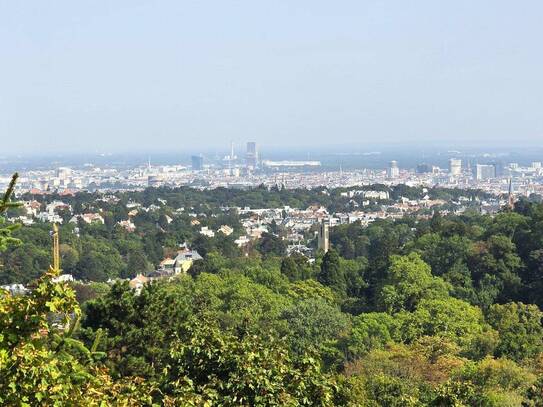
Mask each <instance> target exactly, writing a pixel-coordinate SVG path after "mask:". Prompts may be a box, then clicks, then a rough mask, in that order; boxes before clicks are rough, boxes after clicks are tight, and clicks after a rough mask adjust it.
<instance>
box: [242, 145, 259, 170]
mask: <svg viewBox="0 0 543 407" xmlns="http://www.w3.org/2000/svg"><path fill="white" fill-rule="evenodd" d="M245 163H246V164H247V167H249V168H253V169H254V168H256V167H257V166H258V150H257V148H256V143H255V142H254V141H249V142H248V143H247V152H246V153H245Z"/></svg>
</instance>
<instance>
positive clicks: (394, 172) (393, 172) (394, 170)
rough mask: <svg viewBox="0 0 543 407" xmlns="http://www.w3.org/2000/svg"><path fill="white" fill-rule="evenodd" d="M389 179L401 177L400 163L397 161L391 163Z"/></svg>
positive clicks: (388, 172) (388, 173) (388, 171)
mask: <svg viewBox="0 0 543 407" xmlns="http://www.w3.org/2000/svg"><path fill="white" fill-rule="evenodd" d="M387 175H388V178H390V179H396V178H398V177H399V176H400V168H398V162H397V161H394V160H393V161H391V162H390V164H389V166H388V170H387Z"/></svg>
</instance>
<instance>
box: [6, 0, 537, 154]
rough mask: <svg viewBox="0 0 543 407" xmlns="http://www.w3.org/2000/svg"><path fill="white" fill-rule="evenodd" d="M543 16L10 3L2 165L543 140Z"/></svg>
mask: <svg viewBox="0 0 543 407" xmlns="http://www.w3.org/2000/svg"><path fill="white" fill-rule="evenodd" d="M542 21H543V2H542V1H541V0H538V1H510V0H509V1H498V0H483V1H482V0H451V1H436V0H428V1H416V0H415V1H406V0H397V1H370V0H354V1H329V0H328V1H318V0H308V1H302V0H285V1H282V0H273V1H258V0H251V1H227V0H221V1H181V0H177V1H137V0H129V1H119V0H114V1H112V0H109V1H74V0H70V1H43V0H39V1H30V0H29V1H13V0H0V146H1V147H0V155H1V154H2V153H17V152H34V153H35V152H50V151H53V150H55V151H78V150H85V151H130V150H138V151H143V150H160V151H167V150H171V151H176V150H186V149H190V150H195V149H196V150H197V149H198V148H199V146H201V147H202V148H207V147H209V146H216V145H219V144H224V145H227V144H228V143H229V141H230V140H234V141H235V142H237V143H241V142H244V141H246V140H249V139H250V140H255V141H257V142H259V143H261V144H264V145H270V146H271V145H275V146H277V145H281V144H285V145H298V146H299V145H304V144H311V145H316V144H321V143H322V144H328V145H330V144H351V145H353V144H356V145H360V146H363V145H365V144H367V143H368V142H372V143H373V144H378V143H381V142H384V143H403V144H406V143H420V144H426V145H427V144H438V143H443V144H448V145H452V146H455V147H457V148H461V147H462V146H463V145H467V144H474V143H475V144H480V145H489V146H493V145H498V144H502V145H503V144H509V143H511V144H515V143H524V144H527V143H529V144H534V145H541V144H542V140H543V24H542Z"/></svg>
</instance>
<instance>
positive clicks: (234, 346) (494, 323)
mask: <svg viewBox="0 0 543 407" xmlns="http://www.w3.org/2000/svg"><path fill="white" fill-rule="evenodd" d="M15 181H16V178H14V181H13V183H12V185H10V188H9V189H8V191H7V192H6V194H5V195H4V197H3V199H2V200H0V212H2V213H3V214H6V213H14V212H16V211H18V210H20V207H19V206H18V203H17V202H16V200H15V199H14V198H13V196H12V192H13V187H14V184H15ZM341 192H342V191H341V190H338V191H332V192H331V193H329V194H323V193H322V191H318V190H317V191H301V190H300V191H286V190H280V189H277V190H271V191H266V190H264V189H256V190H251V191H232V190H226V189H220V190H214V191H195V190H189V189H179V190H171V189H167V188H164V189H147V190H145V191H143V192H130V193H122V194H119V195H118V198H119V201H117V202H115V203H112V202H107V200H105V199H97V198H98V196H97V195H96V194H89V193H81V194H77V195H76V196H75V197H72V198H70V204H71V205H72V206H73V208H74V211H76V212H77V213H81V211H82V210H83V209H84V210H90V209H93V208H94V209H98V208H99V209H101V210H102V211H103V213H105V223H104V224H103V225H102V224H99V225H95V224H89V225H86V224H83V223H80V224H77V225H75V224H70V223H68V222H66V223H64V224H63V226H61V227H60V232H59V233H60V243H61V244H60V258H61V269H62V271H61V270H60V269H58V268H55V267H54V266H50V264H52V259H51V237H50V229H51V228H50V225H47V224H36V225H32V226H28V227H27V226H19V225H17V224H10V223H6V222H3V221H4V218H3V217H0V222H3V223H2V224H0V251H1V253H0V283H2V284H7V283H13V282H17V283H24V284H25V285H27V286H28V287H30V288H31V291H30V292H29V293H28V294H27V295H11V294H9V293H8V292H7V291H2V292H1V293H0V405H6V406H110V405H111V406H162V405H164V406H368V407H378V406H385V407H389V406H390V407H395V406H398V407H400V406H443V407H445V406H451V407H453V406H454V407H461V406H466V407H471V406H481V407H483V406H519V407H520V406H543V326H542V325H541V318H542V316H543V314H542V312H541V310H540V307H542V306H543V204H541V203H536V202H529V201H527V200H519V201H518V202H516V204H515V207H514V209H513V210H510V209H503V210H502V211H501V212H500V213H498V214H495V215H482V214H480V213H478V212H477V211H476V210H468V211H466V212H464V213H463V214H461V215H453V214H449V215H440V214H439V212H435V213H434V214H433V216H429V217H427V218H421V217H417V216H406V217H404V218H401V219H397V220H395V221H393V220H376V221H375V222H373V223H371V224H370V225H369V226H366V227H364V226H362V225H361V224H360V223H352V224H344V225H338V226H335V227H333V228H332V229H331V236H330V239H331V247H332V249H331V250H329V251H328V252H327V253H323V252H317V255H316V259H315V261H314V262H309V261H308V259H307V258H306V257H304V256H302V255H299V254H293V255H291V256H286V254H285V249H286V243H285V242H284V240H283V239H282V236H283V231H282V230H281V227H280V225H274V227H273V228H272V229H273V230H271V231H270V233H268V234H265V235H263V237H262V239H260V240H259V241H258V242H257V243H255V244H254V245H252V246H251V247H250V248H249V249H248V250H245V251H242V250H240V249H239V248H238V247H237V246H236V245H235V244H234V239H235V238H236V237H237V236H239V235H240V233H241V229H242V228H241V223H240V222H241V219H240V218H239V216H238V215H237V214H236V213H235V212H234V211H232V210H229V209H225V208H222V209H221V207H224V206H254V207H280V206H284V205H291V206H298V207H304V206H307V205H311V204H318V205H324V206H326V207H327V208H328V209H329V210H330V211H340V210H344V209H345V206H346V205H348V204H349V202H348V201H349V200H348V199H344V198H342V197H341V196H340V193H341ZM391 192H392V193H391V199H395V198H396V197H399V196H408V195H410V194H411V195H412V197H420V195H421V194H422V193H423V192H422V191H421V190H420V189H417V188H409V187H405V186H399V187H397V189H395V190H394V191H391ZM466 193H467V194H468V195H470V198H471V199H475V198H477V197H480V196H482V194H481V193H480V192H478V191H469V192H466V191H463V192H462V191H457V190H438V189H436V190H432V191H430V194H433V196H434V197H440V198H444V199H445V198H447V199H453V198H455V197H458V196H460V195H462V194H466ZM394 194H396V195H394ZM28 198H29V197H23V199H28ZM51 199H54V197H51ZM158 199H163V200H164V201H166V202H167V204H166V205H164V206H163V207H162V209H159V210H157V211H156V212H142V213H139V214H138V215H137V216H136V217H135V219H134V223H135V225H136V227H137V229H136V232H135V233H129V232H126V231H125V230H122V229H121V228H119V227H118V226H117V225H116V222H118V221H119V220H122V219H126V211H127V208H126V203H127V202H129V201H135V202H141V203H142V204H144V205H151V204H155V203H156V202H157V200H158ZM179 206H183V207H185V208H191V209H187V210H186V212H189V211H194V212H196V213H198V214H200V213H203V214H205V215H206V216H201V217H199V219H201V221H202V223H201V224H202V225H204V226H207V225H209V226H210V227H214V228H215V227H217V226H220V225H221V224H229V225H231V226H233V228H234V233H233V234H232V235H231V236H228V237H225V236H216V237H214V238H205V237H202V236H200V235H198V233H196V232H195V229H194V227H192V225H191V217H190V216H189V215H188V214H187V213H183V214H180V215H179V216H173V211H174V209H175V208H177V207H179ZM170 215H171V218H172V219H173V220H172V221H171V222H169V221H168V220H167V216H170ZM75 228H77V231H76V230H75ZM307 238H308V239H309V238H310V236H307ZM183 242H188V243H189V244H190V245H191V247H192V248H193V249H196V250H198V252H199V253H200V254H202V256H203V257H204V259H203V260H199V261H197V262H195V263H194V264H193V266H192V268H191V269H190V270H189V271H188V273H186V274H183V275H180V276H177V277H175V278H172V279H165V280H162V281H156V282H153V283H152V284H147V285H145V286H144V288H143V289H142V290H141V292H140V293H139V294H136V293H135V292H134V291H133V290H132V289H131V288H129V286H128V282H127V281H126V280H118V281H116V282H115V283H112V284H110V283H107V281H108V280H109V279H119V278H124V279H127V278H131V277H133V276H135V275H136V274H138V273H144V272H146V271H149V270H152V269H153V267H155V266H156V265H157V264H158V263H159V262H160V260H162V258H164V257H165V256H168V255H170V254H171V253H173V251H174V250H175V248H176V247H177V246H178V245H179V244H180V243H183ZM61 272H62V273H71V274H73V275H74V276H75V277H77V279H78V280H80V282H74V283H54V282H53V278H54V277H55V276H57V275H58V274H59V273H61ZM81 281H83V282H84V283H83V282H81Z"/></svg>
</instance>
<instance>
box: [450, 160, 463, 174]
mask: <svg viewBox="0 0 543 407" xmlns="http://www.w3.org/2000/svg"><path fill="white" fill-rule="evenodd" d="M449 174H451V175H453V176H458V175H460V174H462V160H460V159H458V158H451V159H449Z"/></svg>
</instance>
